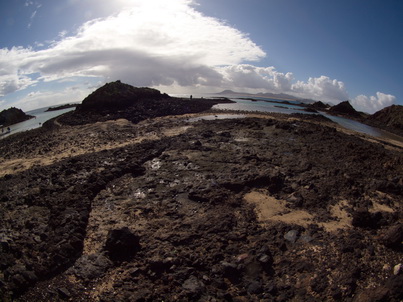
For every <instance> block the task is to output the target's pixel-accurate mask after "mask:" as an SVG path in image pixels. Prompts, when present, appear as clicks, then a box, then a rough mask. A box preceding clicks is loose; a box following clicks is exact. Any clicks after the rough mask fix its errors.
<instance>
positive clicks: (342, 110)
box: [329, 101, 361, 118]
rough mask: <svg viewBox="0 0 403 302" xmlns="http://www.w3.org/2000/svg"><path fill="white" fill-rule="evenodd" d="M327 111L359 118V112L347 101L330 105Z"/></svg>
mask: <svg viewBox="0 0 403 302" xmlns="http://www.w3.org/2000/svg"><path fill="white" fill-rule="evenodd" d="M329 113H331V114H335V115H343V116H348V117H355V118H360V117H361V114H360V113H359V112H358V111H356V110H355V109H354V108H353V106H351V104H350V102H349V101H344V102H341V103H340V104H337V105H335V106H333V107H330V109H329Z"/></svg>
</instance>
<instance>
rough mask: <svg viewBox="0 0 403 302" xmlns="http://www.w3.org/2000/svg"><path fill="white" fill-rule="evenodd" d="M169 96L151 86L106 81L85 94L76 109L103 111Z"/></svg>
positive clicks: (124, 107)
mask: <svg viewBox="0 0 403 302" xmlns="http://www.w3.org/2000/svg"><path fill="white" fill-rule="evenodd" d="M168 98H170V97H169V96H168V95H167V94H161V93H160V92H159V91H158V90H156V89H152V88H137V87H133V86H131V85H128V84H124V83H122V82H120V81H116V82H112V83H107V84H105V85H104V86H102V87H101V88H99V89H97V90H96V91H94V92H93V93H91V94H90V95H89V96H87V97H86V98H85V99H84V100H83V102H82V105H80V106H78V108H77V109H78V111H91V112H105V111H116V110H119V109H126V108H129V107H131V106H136V105H139V104H140V103H143V102H145V101H148V102H152V101H157V100H161V99H168Z"/></svg>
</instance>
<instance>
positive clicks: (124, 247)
mask: <svg viewBox="0 0 403 302" xmlns="http://www.w3.org/2000/svg"><path fill="white" fill-rule="evenodd" d="M140 248H141V246H140V238H139V237H138V236H136V235H135V234H133V233H132V232H131V231H130V230H129V228H127V227H124V228H122V229H117V230H111V231H109V232H108V238H107V239H106V243H105V250H106V251H107V252H108V255H109V258H110V259H111V260H112V261H115V262H119V261H125V260H130V259H131V258H133V257H134V255H135V253H136V252H137V251H139V250H140Z"/></svg>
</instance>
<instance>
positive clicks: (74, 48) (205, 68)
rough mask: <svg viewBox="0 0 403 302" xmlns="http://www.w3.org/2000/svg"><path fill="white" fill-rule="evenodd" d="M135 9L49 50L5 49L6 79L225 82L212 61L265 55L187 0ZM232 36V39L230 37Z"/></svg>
mask: <svg viewBox="0 0 403 302" xmlns="http://www.w3.org/2000/svg"><path fill="white" fill-rule="evenodd" d="M131 4H132V6H131V8H130V9H128V10H125V11H122V12H121V13H119V14H116V15H113V16H110V17H108V18H105V19H96V20H92V21H90V22H87V23H85V24H84V25H82V26H81V28H80V29H79V31H78V32H77V34H76V35H75V36H69V37H65V36H64V33H63V34H61V35H60V38H62V40H61V41H58V42H54V43H53V44H52V45H51V46H50V47H49V48H47V49H44V50H38V51H35V50H32V49H22V48H18V49H11V50H7V49H3V50H2V54H1V58H0V64H2V63H3V64H7V65H9V66H11V68H5V69H4V70H7V72H5V74H4V77H8V78H9V79H10V80H9V81H6V82H10V81H11V82H12V83H14V84H15V85H14V86H12V85H7V87H0V95H1V94H3V95H4V94H6V93H9V92H10V91H12V90H13V89H14V90H18V89H23V88H25V85H26V81H24V79H25V78H24V77H26V75H28V74H31V73H40V74H41V77H40V78H39V80H43V81H51V80H56V79H61V78H64V77H71V76H94V77H103V78H105V79H110V80H114V79H122V80H125V81H126V82H129V83H131V84H134V85H160V84H162V85H169V84H170V83H178V84H179V85H182V86H191V85H212V84H220V81H221V77H222V76H221V75H220V74H219V73H218V72H217V71H215V70H214V69H213V68H211V67H212V66H215V65H229V64H239V63H240V62H242V61H245V60H248V61H253V60H258V59H259V58H261V57H263V56H265V53H264V51H263V50H262V49H260V48H259V47H258V46H257V45H256V44H254V43H253V42H252V41H251V40H250V39H249V38H248V37H247V36H246V35H245V34H243V33H241V32H240V31H238V30H236V29H234V28H232V27H230V26H228V25H226V24H224V23H223V22H221V21H219V20H217V19H214V18H210V17H206V16H204V15H202V14H201V13H199V12H197V11H196V10H195V9H194V8H192V6H190V2H189V1H187V0H176V1H169V2H168V1H162V0H150V1H132V2H131ZM223 37H225V38H223Z"/></svg>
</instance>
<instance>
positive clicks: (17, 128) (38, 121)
mask: <svg viewBox="0 0 403 302" xmlns="http://www.w3.org/2000/svg"><path fill="white" fill-rule="evenodd" d="M48 108H49V107H44V108H39V109H35V110H31V111H27V112H25V113H26V114H28V115H32V116H34V118H31V119H29V120H27V121H24V122H21V123H18V124H14V125H11V126H10V129H11V131H10V132H9V133H6V134H4V135H2V136H1V138H4V137H7V136H9V135H12V134H14V133H18V132H22V131H27V130H31V129H35V128H39V127H42V125H43V123H44V122H46V121H48V120H50V119H52V118H54V117H57V116H59V115H62V114H64V113H66V112H69V111H72V110H74V109H75V108H74V107H73V108H67V109H62V110H56V111H49V112H46V110H47V109H48ZM4 131H7V129H6V128H4Z"/></svg>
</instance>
